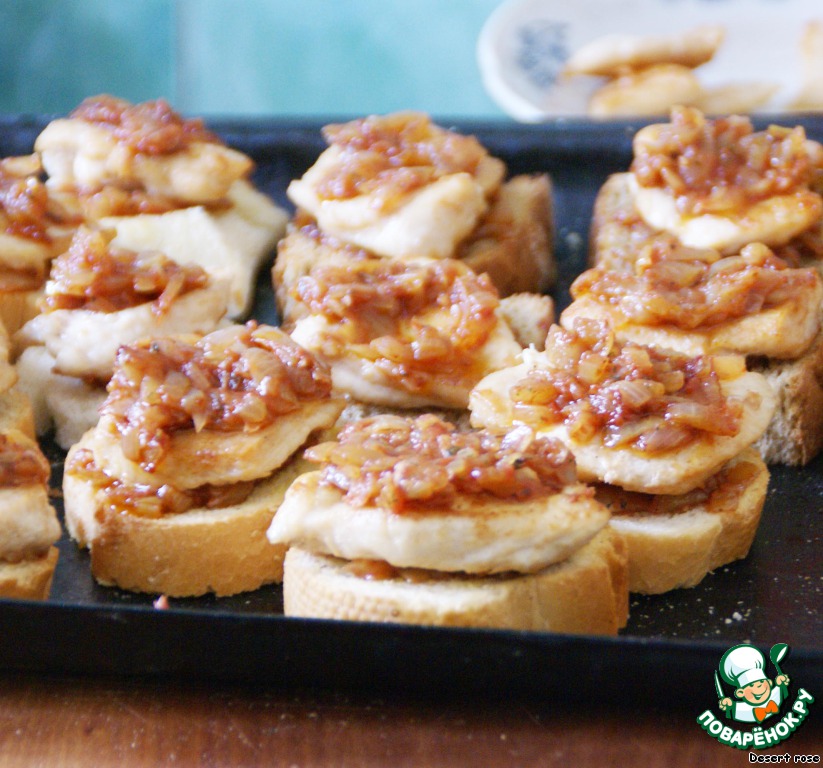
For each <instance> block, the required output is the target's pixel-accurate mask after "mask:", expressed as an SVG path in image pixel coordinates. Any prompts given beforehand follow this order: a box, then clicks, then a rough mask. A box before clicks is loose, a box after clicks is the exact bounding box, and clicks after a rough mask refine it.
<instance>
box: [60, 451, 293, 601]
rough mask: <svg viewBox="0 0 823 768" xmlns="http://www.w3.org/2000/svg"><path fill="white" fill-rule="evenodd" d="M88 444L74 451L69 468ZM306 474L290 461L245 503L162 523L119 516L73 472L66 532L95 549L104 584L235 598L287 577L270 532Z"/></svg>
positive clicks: (68, 480)
mask: <svg viewBox="0 0 823 768" xmlns="http://www.w3.org/2000/svg"><path fill="white" fill-rule="evenodd" d="M82 446H83V441H81V443H80V444H79V445H78V446H76V447H75V448H73V449H72V450H71V451H69V456H68V459H67V462H70V460H71V457H72V456H73V454H74V451H76V450H78V449H79V448H80V447H82ZM304 469H305V466H304V465H302V463H301V462H300V461H299V460H297V461H294V460H293V461H291V462H289V463H288V464H286V465H285V466H283V467H282V468H281V469H280V470H278V471H277V472H276V473H275V474H274V475H273V476H272V477H270V478H268V479H265V480H261V481H259V482H258V483H257V485H256V487H255V489H254V491H253V492H252V494H251V495H250V496H249V497H248V498H247V499H246V500H245V501H244V502H242V503H240V504H237V505H234V506H230V507H225V508H220V509H205V508H204V509H192V510H189V511H188V512H183V513H180V514H176V515H165V516H162V517H160V518H147V517H140V516H138V515H133V514H130V513H128V512H123V513H118V512H115V511H112V510H111V509H109V508H107V507H106V506H105V505H103V504H102V503H101V500H100V498H99V496H98V494H97V493H96V492H95V489H94V488H93V486H92V485H91V484H89V483H87V482H85V481H84V480H83V479H81V478H78V477H77V476H76V475H74V474H72V473H71V472H67V473H66V474H65V477H64V480H63V490H64V497H65V511H66V527H67V529H68V531H69V534H70V535H71V537H72V538H73V539H75V540H76V541H77V543H78V545H79V546H81V547H87V548H88V549H89V553H90V555H91V570H92V574H93V576H94V578H95V579H96V580H97V581H98V582H99V583H100V584H103V585H105V586H118V587H120V588H122V589H127V590H132V591H137V592H148V593H161V594H166V595H169V596H170V597H175V596H177V597H183V596H187V597H188V596H191V597H196V596H199V595H204V594H207V593H210V592H213V593H214V594H215V595H217V596H224V595H233V594H236V593H238V592H245V591H249V590H253V589H257V588H259V587H261V586H263V585H264V584H270V583H273V582H279V581H280V580H281V579H282V573H283V556H284V554H285V547H283V546H280V545H274V544H270V543H269V541H268V539H267V538H266V530H267V528H268V526H269V524H270V523H271V520H272V518H273V517H274V514H275V512H276V511H277V508H278V507H279V506H280V502H281V501H282V500H283V496H284V494H285V492H286V489H287V488H288V487H289V485H290V484H291V482H292V480H294V478H295V477H297V476H298V475H299V474H300V473H301V472H302V471H303V470H304Z"/></svg>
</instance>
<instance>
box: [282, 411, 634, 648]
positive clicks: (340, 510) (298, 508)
mask: <svg viewBox="0 0 823 768" xmlns="http://www.w3.org/2000/svg"><path fill="white" fill-rule="evenodd" d="M306 458H308V459H309V460H311V461H316V462H318V463H319V465H320V469H318V470H315V471H312V472H309V473H307V474H304V475H302V476H301V477H299V478H298V479H297V480H296V481H295V482H294V484H293V485H292V486H291V488H289V490H288V492H287V494H286V498H285V500H284V502H283V504H282V505H281V507H280V509H279V511H278V512H277V514H276V515H275V517H274V521H273V522H272V525H271V527H270V529H269V533H268V535H269V539H270V540H271V541H272V542H276V543H283V544H288V545H289V550H288V553H287V555H286V564H285V571H284V582H283V590H284V592H283V595H284V606H285V611H286V614H287V615H296V616H315V617H325V618H341V619H355V620H367V621H394V622H397V621H399V622H404V623H412V624H440V625H452V626H479V627H498V628H502V627H506V628H511V629H530V630H543V631H547V630H551V631H555V632H578V633H595V634H615V633H616V632H617V630H618V629H620V628H621V627H622V626H624V625H625V623H626V619H627V616H628V593H627V590H626V561H625V552H624V547H623V542H622V540H621V538H620V537H619V535H617V534H615V533H614V532H613V531H612V530H610V529H609V528H608V527H607V522H608V519H609V513H608V511H607V510H606V508H605V507H603V506H602V505H601V504H599V503H598V502H597V501H596V500H595V499H594V494H593V492H592V490H591V489H590V488H587V487H586V486H584V485H582V484H581V483H580V482H579V481H578V480H577V478H576V475H575V471H574V460H573V459H572V457H571V455H570V454H569V452H568V451H567V450H566V449H565V448H564V447H563V446H562V445H561V444H560V443H559V442H557V441H556V440H552V439H547V438H542V437H539V436H537V435H536V434H535V433H534V431H533V430H531V429H529V428H523V427H515V428H513V429H511V430H509V431H507V432H490V431H486V430H460V429H458V428H457V427H455V426H454V425H453V424H451V423H449V422H445V421H443V420H442V419H440V418H439V417H437V416H435V415H433V414H424V415H421V416H418V417H416V418H411V417H402V416H392V415H383V416H375V417H372V418H365V419H361V420H360V421H357V422H354V423H352V424H349V425H347V426H346V427H345V428H344V429H343V430H342V431H341V433H340V434H339V436H338V438H337V440H335V441H332V442H328V443H321V444H320V445H317V446H315V447H313V448H311V449H309V450H308V451H307V452H306Z"/></svg>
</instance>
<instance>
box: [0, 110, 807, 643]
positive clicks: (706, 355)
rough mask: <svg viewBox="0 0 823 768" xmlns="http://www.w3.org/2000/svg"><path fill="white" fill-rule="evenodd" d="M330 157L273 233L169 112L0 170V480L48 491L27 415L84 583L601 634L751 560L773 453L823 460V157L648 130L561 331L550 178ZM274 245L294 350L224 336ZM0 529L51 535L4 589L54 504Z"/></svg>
mask: <svg viewBox="0 0 823 768" xmlns="http://www.w3.org/2000/svg"><path fill="white" fill-rule="evenodd" d="M323 133H324V136H325V138H326V140H327V142H328V144H329V146H328V149H326V150H325V151H324V152H323V153H322V154H321V155H320V157H319V158H318V159H317V161H316V163H315V164H314V165H312V166H311V167H310V168H309V169H308V170H307V171H306V172H305V174H304V175H303V176H302V177H301V178H298V179H294V180H292V182H291V183H290V185H289V186H288V196H289V198H290V200H291V202H292V203H293V205H294V212H293V216H292V217H291V219H290V220H289V221H287V215H286V214H285V213H284V212H283V211H281V210H280V209H279V208H277V206H275V205H274V204H273V203H272V202H271V201H269V200H268V199H267V198H266V197H265V196H264V195H262V194H261V193H259V192H257V191H256V190H255V189H253V188H252V186H251V184H250V182H249V180H248V179H249V174H250V171H251V160H250V159H249V158H247V157H245V156H244V155H242V154H241V153H239V152H237V151H235V150H233V149H230V148H228V147H225V146H223V145H222V144H221V143H220V142H219V141H218V140H217V139H216V137H214V136H213V135H212V134H211V133H209V132H208V131H207V130H206V129H205V128H204V126H203V125H202V123H201V122H200V121H191V120H183V119H182V118H180V117H179V116H178V115H176V114H175V113H173V112H172V111H171V110H170V108H169V107H168V105H166V104H165V103H164V102H151V103H147V104H143V105H135V106H132V105H128V104H126V103H124V102H121V101H119V100H116V99H111V98H109V97H98V98H96V99H92V100H89V101H87V102H84V104H82V105H81V106H80V107H79V108H78V109H77V110H76V111H75V112H74V113H72V114H71V115H70V116H69V117H68V118H67V119H65V120H56V121H53V122H52V123H50V124H49V125H48V126H47V127H46V129H45V130H44V131H43V132H42V134H41V135H40V136H39V137H38V139H37V141H36V144H35V154H34V155H32V157H31V158H27V159H20V158H14V159H11V160H7V161H2V163H0V191H2V192H3V196H2V197H0V203H4V202H5V207H3V206H0V213H2V215H3V216H5V218H4V219H2V220H0V223H4V224H5V234H3V235H2V237H3V238H5V239H4V240H0V246H5V247H6V250H7V253H9V254H11V256H9V257H8V258H7V259H6V260H5V261H3V258H4V256H3V253H2V252H0V264H2V265H5V269H6V272H5V273H3V272H2V270H0V290H4V291H6V295H8V296H12V295H13V302H10V304H9V306H10V307H12V304H13V305H14V306H13V308H12V309H9V311H8V312H7V313H6V312H4V313H3V319H4V322H6V323H8V327H9V330H10V333H11V334H12V336H11V337H10V336H9V335H4V336H3V341H4V342H5V346H4V347H3V348H2V351H3V352H5V353H6V358H8V359H9V360H10V361H11V362H6V360H5V359H4V360H3V364H2V365H0V391H5V393H6V394H4V395H0V442H2V447H3V450H2V451H0V456H2V458H3V460H4V461H6V459H7V457H9V458H8V462H7V463H8V464H9V466H10V467H13V468H14V467H17V468H19V471H18V470H17V469H15V470H14V471H11V470H9V471H6V470H5V469H4V470H3V473H2V474H3V477H2V478H0V480H2V482H5V484H6V486H8V485H10V484H12V481H11V480H10V478H12V477H17V475H19V477H20V478H22V481H23V483H24V485H25V489H26V493H29V491H31V492H32V493H34V492H35V491H34V490H33V489H34V488H35V487H36V489H37V491H36V493H37V494H39V496H38V498H39V497H40V496H43V495H44V494H45V479H46V478H47V475H48V472H47V471H45V473H44V467H45V470H47V469H48V465H47V464H44V461H41V459H42V456H40V455H39V453H38V452H36V450H35V449H36V448H37V445H36V443H35V442H34V441H33V439H32V438H33V433H34V426H33V423H32V422H33V417H32V410H31V404H33V405H34V412H35V413H36V415H37V419H36V421H37V430H38V432H39V433H45V432H46V431H48V430H50V429H51V428H52V426H53V425H55V426H56V439H57V442H58V444H59V445H61V446H63V447H64V448H66V449H67V450H68V455H67V458H66V464H65V471H64V480H63V491H64V506H65V523H66V527H67V529H68V532H69V534H70V535H71V537H72V538H73V539H74V540H75V541H76V542H77V543H78V545H79V546H81V547H84V548H87V549H88V550H89V554H90V562H91V570H92V573H93V575H94V577H95V578H96V579H97V581H98V582H100V583H101V584H104V585H115V586H118V587H120V588H122V589H127V590H135V591H140V592H148V593H155V594H157V593H160V594H164V595H168V596H197V595H202V594H206V593H214V594H216V595H218V596H220V595H228V594H234V593H237V592H242V591H247V590H254V589H257V588H259V587H260V586H262V585H264V584H268V583H272V582H279V581H281V580H282V581H283V594H284V606H285V612H286V614H287V615H298V616H317V617H324V618H341V619H355V620H369V621H394V622H397V621H399V622H407V623H418V624H445V625H463V626H481V627H508V628H514V629H529V630H543V631H557V632H575V633H593V634H614V633H616V632H618V631H619V630H620V629H621V628H622V627H623V626H625V624H626V621H627V617H628V596H629V592H632V591H633V592H643V593H659V592H665V591H667V590H670V589H675V588H679V587H688V586H693V585H694V584H697V583H698V582H699V581H700V580H701V579H703V578H704V577H705V575H706V574H707V573H708V572H710V571H712V570H713V569H715V568H717V567H719V566H720V565H723V564H726V563H729V562H731V561H733V560H736V559H739V558H742V557H745V556H746V554H747V553H748V551H749V548H750V546H751V543H752V540H753V538H754V536H755V533H756V530H757V526H758V523H759V519H760V513H761V509H762V506H763V502H764V499H765V495H766V490H767V485H768V480H769V473H768V469H767V463H769V462H776V461H783V462H786V463H794V464H802V463H806V462H807V461H809V460H810V458H811V457H812V456H813V455H814V454H815V453H816V452H818V451H819V450H820V448H821V445H823V387H822V386H821V383H820V382H821V376H820V371H821V366H822V365H823V362H821V361H823V330H821V314H822V313H823V283H821V276H820V265H821V262H820V258H819V257H820V255H821V254H823V243H821V220H822V219H823V198H821V194H820V191H821V186H820V178H819V177H820V172H821V169H823V147H820V146H819V145H818V144H816V143H815V142H810V141H808V140H807V139H806V138H805V136H804V134H803V132H802V129H799V128H797V129H793V130H789V129H783V128H777V127H772V128H769V129H768V130H767V131H763V132H755V131H754V130H753V128H752V127H751V124H750V123H749V122H748V121H747V120H745V119H743V118H725V119H719V120H716V121H711V120H707V119H706V118H705V117H704V116H703V115H702V114H701V113H700V112H698V111H697V110H695V109H690V108H679V109H676V110H674V111H673V113H672V121H671V123H670V124H665V125H657V126H649V127H648V128H645V129H643V130H642V131H640V132H639V133H638V134H637V137H636V139H635V160H634V163H633V164H632V167H631V169H630V170H629V171H628V172H626V173H621V174H615V175H614V176H612V177H611V178H609V179H608V181H607V182H606V184H605V185H604V187H603V188H602V190H601V191H600V194H599V196H598V199H597V204H596V208H595V215H594V220H593V224H592V241H591V243H592V252H591V268H590V269H588V270H587V271H586V272H585V273H584V274H582V275H580V276H579V277H578V278H577V280H576V281H575V283H574V285H573V287H572V298H573V301H572V303H571V304H570V305H569V306H568V307H567V309H566V310H565V311H564V312H563V313H562V315H561V317H560V319H559V321H558V322H557V323H555V318H554V311H553V304H552V301H551V299H550V298H549V297H548V296H547V295H546V292H547V290H548V288H549V287H550V286H551V284H552V281H553V279H554V275H555V263H554V257H553V251H552V239H553V235H554V225H553V221H552V200H551V183H550V181H549V178H548V176H546V175H545V174H537V175H532V176H525V175H524V176H514V177H513V178H509V179H507V178H506V174H507V169H506V167H505V166H504V164H503V163H502V162H501V161H500V160H498V159H496V158H494V157H492V156H491V155H490V154H489V153H488V151H487V150H486V149H485V148H484V147H483V146H481V145H480V143H479V142H478V141H477V140H476V139H475V138H474V137H470V136H463V135H460V134H458V133H456V132H454V131H450V130H446V129H444V128H441V127H439V126H437V125H435V124H433V123H432V122H431V121H430V120H429V119H428V118H427V117H426V116H425V115H421V114H418V113H411V112H408V113H405V112H404V113H398V114H394V115H388V116H384V117H376V116H372V117H367V118H364V119H362V120H355V121H352V122H350V123H345V124H341V125H330V126H327V127H326V128H325V129H324V132H323ZM41 176H45V180H43V179H41ZM12 203H13V204H12ZM24 203H25V204H24ZM21 212H22V213H21ZM26 216H28V217H29V218H28V219H27V218H26ZM29 219H31V220H30V221H29ZM33 233H34V234H33ZM35 234H36V236H34V235H35ZM27 238H28V240H31V241H32V243H33V244H34V245H36V246H37V248H36V254H35V250H33V248H34V245H32V246H31V247H30V248H29V249H28V250H26V248H24V247H23V246H28V245H29V243H28V240H27ZM18 241H20V242H18ZM275 242H276V243H277V255H276V259H275V261H274V265H273V268H272V272H271V279H272V286H273V289H274V294H273V296H274V302H275V303H276V307H277V309H278V311H279V313H280V315H281V318H282V325H281V328H274V327H270V326H266V325H259V324H258V323H257V322H255V321H254V320H251V321H248V322H247V323H245V324H242V323H241V322H240V320H241V318H242V317H243V316H244V315H245V314H246V313H247V312H248V310H249V305H250V297H251V296H252V292H253V279H254V276H255V273H256V271H257V269H258V268H259V266H260V264H261V262H262V259H263V258H264V257H265V256H266V254H267V251H268V250H269V248H270V247H271V246H272V245H273V244H274V243H275ZM9 243H13V245H14V247H11V246H10V245H9ZM15 249H17V250H15ZM18 252H19V253H24V252H25V255H24V256H22V257H20V260H19V261H17V262H15V261H14V258H16V257H15V256H14V254H16V253H18ZM15 265H16V266H15ZM4 274H5V275H6V277H7V278H8V279H6V280H4V279H3V275H4ZM26 276H27V277H26ZM24 277H25V279H24ZM35 295H38V296H39V299H38V300H37V301H34V300H33V298H32V297H33V296H35ZM12 339H13V340H12ZM12 362H15V363H16V369H15V368H14V367H12V364H11V363H12ZM18 375H20V377H21V379H22V389H23V390H25V392H26V393H27V395H28V399H27V396H26V395H21V394H20V392H19V390H18V389H17V388H12V385H13V384H14V382H15V381H16V377H17V376H18ZM6 414H8V417H7V418H6ZM0 464H3V463H2V462H0ZM3 466H4V467H5V464H3ZM0 491H2V493H6V490H5V486H4V487H3V488H0ZM14 492H15V493H16V492H17V491H16V490H15V491H14ZM44 499H45V497H44ZM15 503H16V502H15ZM38 504H40V502H38ZM6 509H8V510H9V513H8V515H9V517H13V518H14V519H16V520H18V521H19V520H22V519H29V518H30V519H31V520H32V521H34V520H36V519H39V520H40V522H39V523H37V525H36V526H35V527H39V538H36V543H35V540H34V539H32V540H31V541H29V542H28V543H25V542H23V540H22V539H21V538H19V537H18V539H17V540H16V543H15V540H14V538H13V537H11V539H10V541H11V543H8V542H7V544H8V545H7V546H6V548H5V549H0V575H2V573H3V572H4V569H5V568H6V566H7V565H8V563H9V562H10V561H11V560H19V561H20V562H25V563H30V562H34V561H39V560H40V559H42V558H45V559H46V561H49V558H52V559H51V560H50V561H49V562H50V563H51V569H52V571H53V567H54V564H53V558H54V554H53V553H54V552H55V551H54V550H53V548H52V549H50V547H51V545H52V544H53V542H54V541H55V540H56V538H57V537H58V536H59V528H58V527H57V522H56V519H55V518H54V513H53V510H51V507H49V506H48V504H47V501H44V503H43V504H40V506H39V507H38V509H39V510H40V513H38V514H39V518H37V517H36V516H33V514H32V513H29V512H27V513H26V514H25V515H24V514H22V513H20V514H18V513H17V511H15V510H17V509H18V508H17V507H15V506H14V504H13V503H12V502H9V503H8V504H7V506H6V508H5V509H3V510H0V518H2V517H3V515H6ZM12 511H14V514H12ZM48 521H50V522H48ZM47 522H48V524H47ZM9 525H10V524H9ZM7 527H8V526H7ZM3 530H5V529H3ZM9 530H11V528H9ZM21 542H22V543H21ZM0 544H2V541H0ZM50 553H51V554H50ZM44 562H45V561H44ZM9 567H11V566H10V565H9ZM45 570H47V569H43V572H45ZM1 583H2V580H0V584H1ZM43 583H44V582H43V580H42V579H41V584H43ZM46 591H47V586H46ZM30 592H32V593H33V590H30ZM11 594H21V592H17V593H13V592H12V593H11ZM41 596H42V590H41Z"/></svg>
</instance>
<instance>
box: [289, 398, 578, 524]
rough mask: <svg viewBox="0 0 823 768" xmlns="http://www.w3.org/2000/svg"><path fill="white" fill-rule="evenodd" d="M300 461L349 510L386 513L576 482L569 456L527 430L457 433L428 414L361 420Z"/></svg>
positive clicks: (524, 494) (527, 494)
mask: <svg viewBox="0 0 823 768" xmlns="http://www.w3.org/2000/svg"><path fill="white" fill-rule="evenodd" d="M305 457H306V458H307V459H309V460H310V461H316V462H319V463H320V464H321V465H322V468H321V477H322V482H324V483H326V484H329V485H333V486H335V487H336V488H339V489H340V490H341V491H343V492H344V494H345V498H346V501H347V502H348V503H349V504H351V505H353V506H358V507H363V506H367V505H370V504H376V505H377V506H380V507H381V508H383V509H387V510H390V511H392V512H403V511H408V510H414V511H422V510H425V509H427V508H428V509H433V508H443V507H444V506H448V504H449V503H450V501H451V500H452V499H454V497H455V496H457V495H459V494H465V495H484V496H491V497H494V498H500V499H518V500H522V499H528V498H533V497H539V496H546V495H550V494H553V493H556V492H558V491H560V490H561V489H563V488H564V487H566V486H567V485H570V484H573V483H575V482H576V478H577V473H576V470H575V464H574V458H573V457H572V455H571V454H570V453H569V451H568V450H567V449H566V448H565V447H564V446H563V445H562V444H561V443H560V442H558V441H556V440H553V439H551V438H546V437H537V436H535V433H534V431H533V430H532V429H531V428H529V427H524V426H520V427H514V428H512V429H510V430H509V431H507V432H492V431H489V430H471V431H460V430H458V429H457V427H455V426H454V425H453V424H450V423H448V422H446V421H443V420H442V419H440V418H439V417H437V416H435V415H433V414H424V415H422V416H418V417H416V418H413V419H412V418H404V417H402V416H393V415H381V416H375V417H371V418H366V419H362V420H360V421H357V422H354V423H352V424H349V425H347V426H346V427H344V428H343V430H341V432H340V434H339V435H338V438H337V441H334V442H326V443H320V444H319V445H316V446H313V447H311V448H308V449H307V450H306V452H305Z"/></svg>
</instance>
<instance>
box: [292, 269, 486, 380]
mask: <svg viewBox="0 0 823 768" xmlns="http://www.w3.org/2000/svg"><path fill="white" fill-rule="evenodd" d="M292 295H293V296H294V298H296V299H297V300H298V301H300V302H301V303H303V304H304V305H306V307H308V309H309V311H310V312H311V313H312V314H316V315H322V316H323V317H325V318H326V319H327V320H328V322H329V323H330V324H332V325H334V326H336V327H339V328H340V329H341V334H340V335H339V336H338V335H336V334H334V333H332V334H330V335H329V338H328V341H327V344H326V348H325V349H324V350H323V351H324V354H327V355H328V356H329V357H332V358H334V357H340V356H343V355H349V354H351V355H355V356H357V357H360V358H363V359H365V360H368V361H370V362H372V363H374V364H375V365H376V366H377V367H378V368H379V369H380V371H381V372H382V373H383V374H385V375H386V376H387V377H389V378H391V379H392V380H393V381H395V382H396V383H397V384H398V385H399V386H403V387H404V388H406V389H412V390H416V391H420V390H422V389H425V387H426V386H427V385H428V383H429V382H430V380H431V378H432V377H433V376H439V377H441V378H442V377H450V378H452V379H453V378H455V377H458V378H460V377H465V376H472V375H474V374H475V373H477V374H478V375H482V373H483V372H482V371H481V372H478V371H476V370H475V369H476V368H477V354H476V353H477V350H478V349H480V348H481V347H482V346H483V345H484V344H485V343H486V342H487V341H488V339H489V337H490V335H491V333H492V332H493V330H494V328H495V327H496V325H497V323H498V317H497V314H496V310H497V307H498V306H499V299H498V294H497V290H496V289H495V287H494V285H493V284H492V282H491V280H490V279H489V278H488V276H487V275H485V274H483V275H476V274H475V273H474V272H472V271H471V270H470V269H469V268H468V267H466V266H464V265H463V264H461V263H460V262H457V261H454V260H450V259H443V260H439V261H437V262H433V263H431V264H426V265H412V264H404V263H402V262H400V261H396V260H390V259H370V260H364V261H359V262H357V263H356V264H351V263H349V264H347V265H346V266H337V265H326V266H320V267H317V268H315V269H313V270H312V272H311V273H310V274H309V275H308V276H305V277H302V278H300V279H299V280H298V281H297V284H296V285H295V287H294V289H293V291H292ZM432 313H434V314H432ZM344 339H345V340H344Z"/></svg>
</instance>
